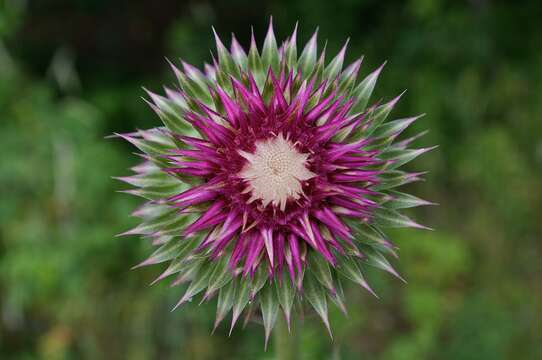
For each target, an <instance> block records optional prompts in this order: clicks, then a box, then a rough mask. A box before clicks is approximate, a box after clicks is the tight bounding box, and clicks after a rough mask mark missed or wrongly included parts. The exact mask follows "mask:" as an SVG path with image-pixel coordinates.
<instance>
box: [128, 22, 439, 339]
mask: <svg viewBox="0 0 542 360" xmlns="http://www.w3.org/2000/svg"><path fill="white" fill-rule="evenodd" d="M296 29H297V27H296ZM215 38H216V46H217V54H218V59H217V60H214V61H213V64H212V65H209V64H205V72H202V71H200V70H198V69H197V68H195V67H193V66H191V65H189V64H187V63H185V62H182V70H181V69H179V68H177V67H175V66H174V65H173V64H171V67H172V68H173V71H174V73H175V75H176V77H177V80H178V82H179V86H178V87H176V88H175V89H171V88H165V96H160V95H157V94H154V93H152V92H150V91H149V92H148V95H149V97H150V100H151V101H149V105H150V106H151V107H152V108H153V109H154V111H155V112H156V113H157V114H158V116H159V117H160V119H161V120H162V122H163V125H164V126H163V127H157V128H153V129H149V130H139V131H137V132H134V133H130V134H117V135H118V136H120V137H122V138H123V139H125V140H127V141H129V142H130V143H132V144H133V145H135V146H136V147H137V148H138V149H139V150H140V151H141V152H142V154H141V157H142V158H143V159H144V161H143V163H142V164H141V165H138V166H136V167H134V168H133V171H134V172H135V175H133V176H130V177H123V178H120V179H121V180H123V181H125V182H127V183H128V184H130V185H133V186H134V187H135V189H131V190H127V191H126V192H128V193H130V194H133V195H137V196H140V197H143V198H145V199H147V200H148V201H147V202H146V203H145V204H143V205H142V206H141V207H140V208H139V209H137V210H136V211H135V212H134V215H135V216H138V217H140V218H141V219H142V222H141V224H140V225H139V226H137V227H136V228H134V229H132V230H129V231H127V232H125V233H124V234H123V235H131V234H139V235H142V236H144V237H145V238H148V239H150V240H151V241H152V243H153V244H154V245H156V246H158V249H157V250H156V251H155V252H154V253H153V254H152V255H151V256H150V257H149V258H148V259H147V260H145V261H143V262H142V263H141V264H139V265H138V266H144V265H151V264H158V263H163V262H169V266H168V267H167V268H166V270H165V271H164V272H163V273H162V274H161V275H160V276H159V277H158V278H157V279H156V280H155V282H156V281H159V280H162V279H165V278H166V277H170V276H173V275H175V278H174V280H173V283H172V284H173V285H179V284H185V283H186V284H187V288H186V290H185V292H184V295H183V296H182V297H181V299H180V301H179V302H178V304H177V305H176V306H175V308H176V307H178V306H179V305H181V304H183V303H184V302H186V301H189V300H191V299H192V298H193V297H194V296H196V295H198V294H200V293H201V294H203V300H208V299H210V298H212V297H213V296H214V295H218V305H217V314H216V322H215V328H216V326H217V325H218V324H219V323H220V322H221V321H222V320H223V319H224V317H225V316H226V314H227V313H228V312H229V311H230V310H231V311H232V312H233V317H232V322H231V328H233V326H234V325H235V323H236V322H237V320H238V318H239V316H240V314H241V313H242V312H243V310H245V308H247V307H249V308H250V309H249V310H248V311H247V314H248V316H251V315H254V314H258V315H259V314H260V313H261V317H262V319H263V324H264V327H265V334H266V339H267V338H268V336H269V334H270V332H271V329H272V328H273V325H274V322H275V320H276V317H277V313H278V312H279V309H282V312H283V313H284V315H285V316H286V319H287V321H288V324H289V323H290V317H291V313H292V307H293V305H294V303H297V304H300V305H303V304H304V303H305V300H306V303H308V304H310V305H312V307H313V308H314V309H315V310H316V312H317V313H318V315H319V316H320V317H321V318H322V320H323V321H324V323H325V325H326V327H327V328H328V330H329V322H328V315H327V312H328V305H327V302H328V300H331V301H332V302H334V303H335V304H336V305H337V306H339V308H340V309H341V310H343V311H346V310H345V306H344V299H343V292H342V285H341V283H342V281H343V280H344V279H349V280H352V281H354V282H355V283H357V284H359V285H361V286H362V287H364V288H365V289H367V290H368V291H369V292H371V293H372V294H374V292H373V290H372V289H371V288H370V287H369V284H368V283H367V282H366V280H365V277H364V275H363V269H364V267H365V266H366V265H372V266H375V267H378V268H381V269H383V270H385V271H387V272H389V273H391V274H393V275H394V276H396V277H398V278H400V276H399V274H398V273H397V272H396V271H395V270H394V268H393V267H392V265H391V264H390V263H389V262H388V260H387V259H386V257H385V256H387V255H392V256H396V253H395V250H396V248H395V246H394V245H393V244H392V242H391V241H390V240H389V239H388V238H387V237H386V235H385V234H384V233H383V232H382V230H381V227H386V226H391V227H415V228H425V227H424V226H422V225H419V224H417V223H416V222H414V221H412V220H411V219H409V218H408V217H406V216H404V215H401V214H399V213H398V212H397V210H398V209H401V208H408V207H415V206H419V205H428V204H430V203H429V202H427V201H424V200H421V199H418V198H416V197H414V196H411V195H407V194H404V193H401V192H398V191H395V190H393V189H394V188H396V187H398V186H400V185H402V184H406V183H410V182H413V181H417V180H420V176H421V175H422V173H407V172H404V171H401V170H398V167H400V166H401V165H403V164H405V163H406V162H408V161H411V160H412V159H414V158H415V157H417V156H418V155H421V154H423V153H425V152H427V151H428V150H430V149H431V148H420V149H410V148H408V147H409V146H410V144H411V143H412V142H413V140H415V139H416V136H415V137H412V138H409V139H406V140H403V141H400V142H397V143H394V140H395V139H396V138H397V137H398V136H399V135H400V134H401V132H402V131H403V130H405V129H406V128H407V127H408V126H409V125H410V124H412V123H413V122H414V121H415V120H416V119H418V118H419V117H418V116H417V117H409V118H403V119H399V120H394V121H388V122H386V121H385V120H386V118H387V117H388V114H389V113H390V112H391V110H392V109H393V107H394V106H395V104H396V103H397V101H398V100H399V98H400V96H401V95H399V96H397V97H395V98H393V99H392V100H391V101H389V102H386V103H382V104H380V103H376V104H374V105H372V106H369V107H367V104H368V101H369V98H370V96H371V93H372V91H373V88H374V86H375V83H376V81H377V78H378V76H379V74H380V72H381V70H382V68H383V66H384V65H382V66H380V67H379V68H378V69H376V70H375V71H373V72H372V73H370V74H369V75H368V76H366V77H365V78H364V79H363V80H361V81H359V82H358V81H357V76H358V71H359V69H360V66H361V63H362V58H360V59H359V60H357V61H355V62H354V63H352V64H351V65H349V66H347V67H346V68H344V69H343V60H344V56H345V51H346V46H347V44H345V45H344V47H343V48H342V49H341V50H340V52H339V53H338V55H336V56H335V57H334V58H333V59H332V60H331V61H330V62H329V63H326V61H325V56H324V54H325V50H324V51H322V52H321V53H320V54H319V55H318V53H317V33H314V35H313V36H312V38H311V39H310V40H309V42H308V43H307V45H306V46H305V47H304V49H303V50H302V51H301V55H300V56H299V57H298V54H297V45H296V30H294V32H293V34H292V35H291V37H289V38H288V39H286V41H284V42H283V43H282V45H281V46H280V47H278V46H277V42H276V40H275V36H274V33H273V27H272V24H270V26H269V30H268V32H267V35H266V37H265V41H264V44H263V48H262V50H261V53H260V52H259V50H258V48H257V46H256V42H255V40H254V36H252V40H251V44H250V49H249V50H248V54H247V53H246V52H245V50H244V49H243V48H242V47H241V46H240V45H239V43H238V42H237V40H236V39H235V37H234V38H233V39H232V43H231V48H230V50H229V51H228V50H227V49H226V47H225V46H224V45H223V43H222V41H221V40H220V39H219V37H218V36H217V34H216V32H215ZM258 308H259V311H258ZM230 332H231V330H230Z"/></svg>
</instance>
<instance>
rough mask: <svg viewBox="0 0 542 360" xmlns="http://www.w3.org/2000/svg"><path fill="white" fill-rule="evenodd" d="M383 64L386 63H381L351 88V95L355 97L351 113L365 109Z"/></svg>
mask: <svg viewBox="0 0 542 360" xmlns="http://www.w3.org/2000/svg"><path fill="white" fill-rule="evenodd" d="M385 64H386V63H384V64H382V65H381V66H380V67H379V68H378V69H376V70H375V71H373V72H372V73H370V74H369V75H367V77H366V78H365V79H363V81H362V82H360V83H359V85H358V86H356V88H355V89H354V90H353V92H352V97H353V98H354V99H356V101H355V103H354V106H353V107H352V110H351V113H352V114H357V113H361V112H363V111H364V110H365V107H366V106H367V103H368V102H369V99H370V98H371V94H372V93H373V89H374V87H375V84H376V81H377V80H378V75H380V72H381V71H382V68H383V67H384V65H385Z"/></svg>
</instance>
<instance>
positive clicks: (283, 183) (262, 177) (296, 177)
mask: <svg viewBox="0 0 542 360" xmlns="http://www.w3.org/2000/svg"><path fill="white" fill-rule="evenodd" d="M239 154H240V155H241V156H242V157H244V158H245V159H246V160H247V164H246V165H245V167H244V168H243V169H242V170H241V172H240V173H239V177H241V178H242V179H244V180H246V182H247V185H248V186H247V188H246V190H245V192H251V195H252V196H251V197H250V199H249V202H252V201H254V200H258V199H260V200H262V203H263V206H264V207H265V206H267V205H268V204H269V203H271V204H273V205H275V206H279V207H280V209H281V210H282V211H284V209H285V208H286V202H287V201H288V200H289V199H294V200H297V199H299V197H300V196H301V194H303V188H302V186H301V184H302V181H305V180H308V179H310V178H312V177H314V176H316V174H314V173H313V172H311V171H310V170H309V169H307V167H306V161H307V158H308V157H309V154H302V153H300V152H299V151H297V149H296V148H295V146H294V144H292V143H291V142H290V141H288V140H287V139H285V138H284V137H283V136H282V134H279V135H278V136H276V137H274V138H270V139H267V140H262V141H259V142H257V143H256V151H255V152H254V153H253V154H251V153H247V152H245V151H239Z"/></svg>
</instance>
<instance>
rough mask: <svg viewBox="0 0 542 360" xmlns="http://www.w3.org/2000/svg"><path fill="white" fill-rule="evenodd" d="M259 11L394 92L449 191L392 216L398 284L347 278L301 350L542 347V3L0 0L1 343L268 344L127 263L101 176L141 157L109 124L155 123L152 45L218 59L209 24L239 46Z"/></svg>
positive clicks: (122, 198) (502, 353)
mask: <svg viewBox="0 0 542 360" xmlns="http://www.w3.org/2000/svg"><path fill="white" fill-rule="evenodd" d="M271 14H273V16H274V19H275V25H276V32H277V36H278V37H279V38H283V37H284V36H286V35H288V33H289V32H291V30H292V29H293V26H294V24H295V22H296V21H297V20H299V21H300V30H301V32H300V40H301V41H302V42H304V41H306V40H308V37H309V35H310V33H311V32H312V31H313V30H314V28H315V27H316V26H320V34H321V41H320V44H321V45H323V41H324V40H325V39H327V40H328V41H329V42H328V51H329V52H330V53H333V52H335V51H336V50H338V49H339V48H340V46H342V42H343V41H344V39H345V38H346V37H348V36H350V37H351V42H350V51H349V52H348V58H349V60H351V61H353V60H354V59H355V57H356V56H358V55H360V54H365V55H366V56H365V60H364V65H363V67H362V71H363V73H364V74H367V73H368V72H369V70H371V69H374V68H375V67H376V66H377V65H379V64H380V63H381V62H383V61H384V60H388V65H387V66H386V68H385V69H384V72H383V75H382V76H381V80H380V83H379V85H378V86H377V90H376V96H375V97H374V98H373V99H380V98H383V99H390V98H391V97H393V96H395V95H396V94H398V93H399V92H401V91H402V90H404V89H405V88H408V92H407V94H406V95H405V96H404V97H403V98H402V99H401V102H400V105H399V106H398V108H397V110H395V111H394V113H393V115H394V116H395V117H403V116H406V115H413V114H417V113H421V112H425V113H427V115H426V116H425V117H424V118H423V119H422V120H420V121H418V122H417V123H416V125H415V128H414V129H412V130H413V132H415V131H419V130H423V129H430V132H429V134H428V135H426V136H425V137H424V138H422V139H421V140H420V144H421V145H433V144H440V148H439V149H438V150H436V151H433V152H432V153H430V154H428V155H425V156H423V157H422V158H421V159H419V160H417V161H415V162H414V164H413V165H411V169H416V170H425V169H430V170H431V171H430V173H429V175H428V176H427V181H426V182H424V183H421V184H416V185H411V186H412V188H411V189H410V190H411V191H412V193H414V194H416V195H418V196H421V197H422V198H426V199H429V200H433V201H436V202H438V203H440V204H441V205H440V206H438V207H431V208H427V209H420V210H415V211H413V212H412V213H411V215H413V217H414V218H415V219H417V220H419V221H421V222H422V223H425V224H428V225H430V226H432V227H434V228H435V229H436V231H434V232H422V231H416V230H413V231H397V232H393V234H392V235H393V237H394V238H395V240H396V243H397V244H398V245H399V246H400V255H401V259H400V261H397V262H396V264H397V267H398V268H399V269H400V270H401V272H402V274H403V275H404V276H405V277H406V278H407V280H408V281H409V284H408V285H404V284H402V283H400V282H398V281H396V280H395V279H393V278H391V277H389V276H387V275H386V274H384V273H377V272H374V273H370V274H369V276H370V280H371V281H372V283H373V284H374V288H375V290H376V291H377V292H378V293H379V295H380V300H377V299H374V298H373V297H371V296H370V295H369V294H368V293H367V292H365V291H363V290H362V289H359V288H355V287H353V286H351V287H349V288H348V289H346V291H347V292H348V294H347V299H348V300H349V303H348V306H349V315H348V317H344V316H343V315H342V314H341V313H340V312H339V311H338V310H337V309H333V310H332V313H331V322H332V327H333V331H334V335H335V339H334V341H333V342H332V341H330V339H329V338H328V336H327V334H326V331H325V329H324V327H323V326H322V324H320V323H319V321H318V319H316V318H313V317H311V316H310V315H309V316H306V318H305V319H304V321H303V325H302V326H300V325H299V324H297V328H298V329H299V331H300V347H301V351H300V353H301V359H307V360H308V359H311V360H312V359H491V360H496V359H540V358H542V346H541V345H540V344H541V343H542V338H541V335H540V334H542V281H541V280H540V279H541V275H542V261H541V260H540V259H541V256H542V239H541V234H542V222H541V221H540V219H542V176H541V175H542V121H541V119H542V95H541V94H542V52H541V47H540V44H541V42H540V40H541V39H542V27H541V25H540V18H541V16H542V4H541V3H540V2H539V1H536V0H534V1H515V2H505V1H490V0H470V1H445V0H438V1H436V0H435V1H431V0H408V1H376V0H367V1H362V0H335V1H326V0H321V1H316V0H301V1H295V2H294V1H289V0H288V1H287V0H268V1H260V2H254V1H243V0H230V1H212V0H206V1H197V0H192V1H181V0H164V1H153V2H150V1H149V2H146V1H107V0H94V1H93V0H71V1H70V0H47V1H46V0H42V1H24V0H3V1H0V358H2V359H272V358H273V357H274V352H273V346H271V349H270V350H269V351H267V352H264V350H263V328H262V327H261V326H260V325H258V324H254V323H248V324H247V327H246V329H245V330H244V331H243V330H241V329H237V330H235V331H234V333H233V334H232V336H231V337H230V338H228V336H227V329H226V326H222V327H220V328H219V329H218V330H217V331H216V332H215V334H214V335H211V334H210V332H211V327H212V322H213V318H214V303H211V304H207V305H201V306H198V304H197V302H194V303H190V304H188V305H186V306H184V307H183V308H181V309H180V310H178V311H176V312H174V313H170V309H171V307H172V306H173V304H175V302H176V300H177V299H178V298H179V297H180V296H181V294H182V289H178V288H174V289H170V288H168V286H167V285H155V286H153V287H148V286H147V285H146V284H148V283H150V282H151V280H152V279H153V278H154V277H155V276H157V275H158V274H159V268H158V267H151V268H147V269H142V270H138V271H130V270H129V269H130V267H131V266H133V265H135V264H136V263H138V262H139V261H141V260H142V259H143V258H144V257H145V255H147V254H148V253H149V246H148V244H146V243H145V242H144V241H141V240H139V239H137V238H135V237H133V238H115V237H114V235H115V234H117V233H119V232H122V231H124V230H126V229H128V228H129V227H130V226H132V225H134V224H135V219H132V218H130V217H129V216H128V214H129V212H130V210H131V209H132V208H133V207H134V206H136V204H137V200H135V199H132V198H130V197H128V196H126V195H124V194H120V193H116V192H115V191H116V190H120V189H122V188H123V187H122V185H121V184H120V183H117V182H115V181H113V180H112V179H111V176H113V175H125V174H127V173H128V170H127V168H128V167H129V166H132V165H134V164H135V163H136V162H137V158H136V157H135V156H133V155H131V151H133V149H131V148H130V147H129V146H128V145H127V144H124V143H122V142H121V141H116V140H105V139H104V136H106V135H108V134H110V133H112V132H113V131H117V132H122V131H129V130H131V129H133V128H138V127H139V128H147V127H152V126H156V125H157V124H158V121H159V120H158V119H157V118H156V116H154V114H153V113H152V111H151V110H150V109H148V108H147V106H146V105H145V104H144V102H143V101H142V100H141V99H140V97H141V96H143V94H144V93H143V91H142V90H141V86H145V87H148V88H150V89H152V90H155V91H160V86H161V84H172V83H173V81H174V80H173V76H172V75H171V74H170V71H169V69H168V66H167V64H166V62H165V61H164V56H167V57H168V58H170V59H177V58H178V57H179V56H180V57H182V58H183V59H185V60H187V61H189V62H192V63H194V64H196V65H200V64H202V62H203V61H209V60H210V54H209V49H211V48H213V39H212V36H211V32H210V27H211V25H214V26H215V27H216V29H217V31H218V32H219V33H220V34H221V35H223V36H224V37H225V38H228V34H229V33H230V32H231V31H233V32H235V33H236V34H237V35H238V38H239V39H240V41H241V42H242V43H243V44H244V45H247V43H248V40H249V36H250V26H251V25H254V29H255V33H256V36H257V38H258V39H260V40H262V39H263V36H264V32H265V27H266V23H267V21H268V17H269V15H271Z"/></svg>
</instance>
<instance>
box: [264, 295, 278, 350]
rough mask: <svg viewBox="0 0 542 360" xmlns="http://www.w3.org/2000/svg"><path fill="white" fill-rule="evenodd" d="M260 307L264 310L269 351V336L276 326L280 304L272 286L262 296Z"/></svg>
mask: <svg viewBox="0 0 542 360" xmlns="http://www.w3.org/2000/svg"><path fill="white" fill-rule="evenodd" d="M260 307H261V310H262V318H263V326H264V328H265V348H266V349H267V342H268V340H269V335H271V330H272V329H273V326H274V325H275V321H276V320H277V314H278V311H279V303H278V302H277V300H276V299H275V295H274V294H273V288H272V286H271V285H269V286H266V287H265V288H264V289H263V291H262V294H261V295H260Z"/></svg>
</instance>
